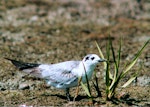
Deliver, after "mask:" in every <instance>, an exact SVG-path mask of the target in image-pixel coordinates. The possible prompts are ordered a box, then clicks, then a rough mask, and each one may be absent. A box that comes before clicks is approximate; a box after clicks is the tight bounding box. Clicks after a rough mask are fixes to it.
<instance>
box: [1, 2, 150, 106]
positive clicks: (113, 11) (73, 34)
mask: <svg viewBox="0 0 150 107" xmlns="http://www.w3.org/2000/svg"><path fill="white" fill-rule="evenodd" d="M108 35H111V38H112V40H113V45H114V48H115V51H116V52H117V49H118V46H119V40H120V37H122V38H123V45H122V55H121V62H122V65H121V68H123V66H124V63H126V62H129V61H130V60H131V59H132V58H133V56H134V55H135V54H136V52H137V51H138V50H139V49H140V48H141V47H142V45H143V44H144V42H145V41H146V40H148V39H149V38H150V2H149V1H148V0H99V1H98V0H59V1H54V0H1V1H0V106H19V105H28V106H73V105H75V106H90V105H91V103H90V100H89V99H88V96H87V95H86V93H85V92H84V90H83V89H82V88H81V87H80V92H79V96H78V97H77V99H76V101H75V102H68V101H67V100H66V98H65V93H64V92H63V91H62V90H59V89H55V88H53V87H47V86H46V84H45V82H44V81H43V80H41V79H37V78H34V77H31V76H28V75H26V74H24V73H22V72H20V71H19V70H17V69H16V68H15V67H14V66H13V65H12V64H11V63H10V62H9V61H7V60H5V59H4V57H8V58H13V59H16V60H21V61H24V62H32V63H58V62H61V61H66V60H81V59H82V58H83V57H84V56H85V55H86V54H89V53H96V54H99V53H98V50H97V48H96V45H95V41H97V42H98V44H99V45H100V47H101V49H102V51H103V53H104V54H106V42H107V40H108ZM95 71H96V72H97V76H98V78H99V87H100V90H101V92H102V97H97V96H96V91H95V89H94V88H93V86H92V84H91V87H92V95H93V97H94V98H93V99H94V106H104V107H105V106H116V105H117V106H150V73H149V71H150V44H149V45H148V46H147V47H146V48H145V49H144V51H143V53H142V55H141V56H140V58H139V59H138V61H137V63H136V64H135V66H134V67H133V69H131V71H130V73H129V75H128V76H127V77H126V78H125V79H124V80H122V81H121V82H122V83H123V82H125V81H126V80H127V79H128V78H129V76H130V75H131V74H133V72H138V77H137V81H134V83H132V84H131V85H130V86H128V87H127V88H124V89H122V88H121V87H120V86H119V87H118V89H117V90H116V91H117V92H116V98H118V97H119V96H122V95H124V98H123V99H122V100H116V101H114V102H112V101H106V100H105V97H106V95H105V80H104V75H105V72H104V70H103V65H102V64H99V66H98V67H97V68H96V70H95ZM122 83H121V84H122ZM75 89H76V88H72V89H71V90H70V91H71V95H72V97H73V96H75Z"/></svg>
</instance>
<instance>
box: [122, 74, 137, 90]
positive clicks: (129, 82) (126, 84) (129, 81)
mask: <svg viewBox="0 0 150 107" xmlns="http://www.w3.org/2000/svg"><path fill="white" fill-rule="evenodd" d="M135 78H136V76H133V77H131V78H130V79H129V80H128V81H127V82H126V83H125V84H124V85H123V86H122V87H123V88H125V87H127V86H128V85H130V84H131V82H132V81H133V80H135Z"/></svg>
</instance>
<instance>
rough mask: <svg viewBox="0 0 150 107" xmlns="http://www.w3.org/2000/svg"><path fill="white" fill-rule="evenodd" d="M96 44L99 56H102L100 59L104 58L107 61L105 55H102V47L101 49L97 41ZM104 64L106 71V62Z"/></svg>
mask: <svg viewBox="0 0 150 107" xmlns="http://www.w3.org/2000/svg"><path fill="white" fill-rule="evenodd" d="M95 44H96V47H97V49H98V52H99V54H100V57H101V58H102V59H105V58H104V55H103V53H102V51H101V49H100V47H99V45H98V43H97V42H96V41H95ZM103 64H104V69H106V64H107V63H106V62H103Z"/></svg>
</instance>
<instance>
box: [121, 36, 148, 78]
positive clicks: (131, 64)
mask: <svg viewBox="0 0 150 107" xmlns="http://www.w3.org/2000/svg"><path fill="white" fill-rule="evenodd" d="M149 41H150V39H149V40H148V41H146V42H145V44H144V45H143V47H142V48H141V49H140V50H139V51H138V53H137V54H136V56H135V57H134V59H133V60H132V61H131V63H130V64H129V65H128V66H127V67H126V69H125V70H124V71H123V73H122V77H123V76H124V75H125V74H126V73H127V72H128V71H129V70H130V69H131V68H132V67H133V65H134V64H135V63H136V61H137V59H138V57H139V56H140V55H141V53H142V51H143V49H144V48H145V47H146V45H147V44H148V43H149Z"/></svg>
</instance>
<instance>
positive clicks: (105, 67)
mask: <svg viewBox="0 0 150 107" xmlns="http://www.w3.org/2000/svg"><path fill="white" fill-rule="evenodd" d="M95 44H96V46H97V49H98V51H99V54H100V57H101V58H103V59H105V58H104V55H103V53H102V51H101V49H100V47H99V45H98V43H97V42H96V41H95ZM107 61H108V58H107ZM103 64H104V70H106V69H107V62H103ZM109 78H110V79H113V76H112V74H111V73H110V72H109Z"/></svg>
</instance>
